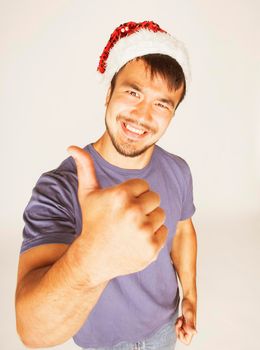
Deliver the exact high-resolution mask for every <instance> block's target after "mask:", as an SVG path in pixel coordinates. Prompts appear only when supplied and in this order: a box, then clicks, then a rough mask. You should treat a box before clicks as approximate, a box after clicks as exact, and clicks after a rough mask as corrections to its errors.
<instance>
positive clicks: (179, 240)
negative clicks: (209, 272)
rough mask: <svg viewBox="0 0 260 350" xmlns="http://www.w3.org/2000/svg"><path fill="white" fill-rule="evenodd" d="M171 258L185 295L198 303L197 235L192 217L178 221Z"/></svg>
mask: <svg viewBox="0 0 260 350" xmlns="http://www.w3.org/2000/svg"><path fill="white" fill-rule="evenodd" d="M171 258H172V261H173V265H174V267H175V269H176V272H177V274H178V277H179V280H180V282H181V286H182V290H183V297H184V298H189V299H190V300H192V301H193V302H194V303H196V301H197V288H196V259H197V237H196V232H195V229H194V226H193V223H192V220H191V218H189V219H186V220H183V221H179V222H178V224H177V229H176V234H175V236H174V239H173V243H172V250H171Z"/></svg>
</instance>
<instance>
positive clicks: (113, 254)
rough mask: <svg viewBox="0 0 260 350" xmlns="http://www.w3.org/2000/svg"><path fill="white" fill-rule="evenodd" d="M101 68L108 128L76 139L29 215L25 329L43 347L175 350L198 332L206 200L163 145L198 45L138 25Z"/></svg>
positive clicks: (23, 277) (120, 38)
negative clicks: (201, 206)
mask: <svg viewBox="0 0 260 350" xmlns="http://www.w3.org/2000/svg"><path fill="white" fill-rule="evenodd" d="M98 71H99V74H101V75H103V76H104V79H105V81H106V82H108V83H109V84H110V85H109V89H108V92H107V96H106V115H105V124H106V130H105V132H104V134H103V135H102V136H101V137H100V138H99V139H98V140H97V141H96V142H95V143H90V144H88V145H87V146H86V147H84V149H81V148H79V147H76V146H70V147H69V148H68V151H69V153H70V154H71V157H68V158H67V159H65V160H64V161H63V162H62V163H61V165H60V166H59V167H58V168H57V169H54V170H51V171H48V172H46V173H44V174H42V175H41V177H40V178H39V180H38V182H37V184H36V186H35V187H34V189H33V194H32V197H31V199H30V201H29V203H28V205H27V207H26V209H25V211H24V220H25V227H24V232H23V234H24V240H23V244H22V248H21V254H20V261H19V269H18V281H17V290H16V319H17V330H18V333H19V335H20V337H21V340H22V341H23V342H24V344H25V345H27V346H29V347H34V348H37V347H50V346H55V345H57V344H61V343H63V342H64V341H66V340H67V339H69V338H70V337H72V336H73V338H74V341H75V343H76V344H78V345H79V346H80V347H82V348H83V349H104V348H106V349H108V348H109V349H145V348H154V349H173V348H174V345H175V342H176V337H178V339H179V340H180V341H182V342H183V343H184V344H189V343H190V342H191V339H192V336H193V335H194V334H195V333H196V304H197V293H196V252H197V246H196V233H195V229H194V226H193V223H192V220H191V216H192V215H193V214H194V212H195V206H194V204H193V194H192V176H191V172H190V169H189V166H188V164H187V163H186V161H185V160H184V159H182V158H181V157H179V156H177V155H174V154H171V153H169V152H167V151H165V150H163V149H162V148H161V147H159V146H157V145H156V142H157V141H158V140H159V139H160V138H161V137H162V135H163V134H164V132H165V131H166V129H167V127H168V125H169V123H170V121H171V120H172V118H173V116H174V113H175V111H176V108H177V106H178V105H179V103H180V102H181V101H182V99H183V97H184V95H185V91H186V86H187V84H188V82H189V70H188V62H187V55H186V51H185V49H184V47H183V46H182V45H181V43H180V42H179V41H177V40H176V39H175V38H173V37H172V36H171V35H169V34H168V33H166V32H165V31H164V30H162V29H161V28H160V27H159V26H158V25H157V24H156V23H154V22H151V21H145V22H141V23H135V22H128V23H124V24H122V25H120V26H119V27H118V28H116V30H115V31H114V32H113V33H112V35H111V37H110V39H109V42H108V44H107V46H106V47H105V49H104V52H103V54H102V55H101V57H100V62H99V66H98ZM176 272H177V274H178V276H179V279H180V282H181V286H182V290H183V299H182V303H181V315H180V316H179V317H178V306H179V302H180V297H179V289H178V283H177V277H176Z"/></svg>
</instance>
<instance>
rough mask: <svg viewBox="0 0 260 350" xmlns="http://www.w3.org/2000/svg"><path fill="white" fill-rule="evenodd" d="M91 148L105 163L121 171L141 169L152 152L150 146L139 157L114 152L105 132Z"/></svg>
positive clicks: (147, 161)
mask: <svg viewBox="0 0 260 350" xmlns="http://www.w3.org/2000/svg"><path fill="white" fill-rule="evenodd" d="M93 147H94V148H95V150H96V151H97V152H98V153H99V154H100V155H101V156H102V157H103V158H104V159H105V160H106V161H107V162H109V163H110V164H112V165H115V166H117V167H119V168H123V169H143V168H144V167H145V166H146V165H147V164H148V163H149V161H150V159H151V157H152V153H153V150H154V145H152V146H151V147H149V148H148V149H147V150H145V151H144V152H143V153H142V154H140V155H139V156H136V157H127V156H124V155H122V154H121V153H119V152H118V151H117V150H116V148H115V147H114V145H113V143H112V141H111V139H110V137H109V135H108V133H107V132H106V131H105V132H104V134H103V135H102V136H101V137H100V138H99V139H98V140H97V141H96V142H94V143H93Z"/></svg>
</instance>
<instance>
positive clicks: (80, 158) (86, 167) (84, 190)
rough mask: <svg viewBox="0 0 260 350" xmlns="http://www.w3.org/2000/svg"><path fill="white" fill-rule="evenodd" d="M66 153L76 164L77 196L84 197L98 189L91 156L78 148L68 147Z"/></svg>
mask: <svg viewBox="0 0 260 350" xmlns="http://www.w3.org/2000/svg"><path fill="white" fill-rule="evenodd" d="M67 151H68V152H69V153H70V155H71V156H72V157H73V159H74V161H75V163H76V167H77V175H78V193H79V195H84V196H86V195H88V194H89V193H90V192H92V191H94V190H97V189H98V188H100V185H99V183H98V180H97V177H96V172H95V167H94V161H93V159H92V157H91V155H90V154H89V153H88V152H86V151H84V150H83V149H82V148H80V147H78V146H69V147H68V148H67Z"/></svg>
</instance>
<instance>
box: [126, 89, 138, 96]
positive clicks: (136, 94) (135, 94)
mask: <svg viewBox="0 0 260 350" xmlns="http://www.w3.org/2000/svg"><path fill="white" fill-rule="evenodd" d="M126 92H127V93H128V94H129V95H131V96H133V97H138V93H137V92H136V91H133V90H127V91H126Z"/></svg>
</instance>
